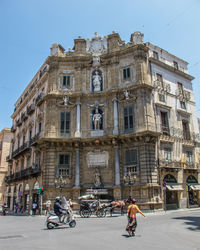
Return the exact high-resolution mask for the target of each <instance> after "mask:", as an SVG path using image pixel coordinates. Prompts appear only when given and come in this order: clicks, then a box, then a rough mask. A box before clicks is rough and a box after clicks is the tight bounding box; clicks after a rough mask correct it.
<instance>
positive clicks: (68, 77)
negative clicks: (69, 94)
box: [67, 76, 70, 86]
mask: <svg viewBox="0 0 200 250" xmlns="http://www.w3.org/2000/svg"><path fill="white" fill-rule="evenodd" d="M67 86H70V76H67Z"/></svg>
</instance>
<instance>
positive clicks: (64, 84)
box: [63, 76, 66, 86]
mask: <svg viewBox="0 0 200 250" xmlns="http://www.w3.org/2000/svg"><path fill="white" fill-rule="evenodd" d="M63 86H66V76H63Z"/></svg>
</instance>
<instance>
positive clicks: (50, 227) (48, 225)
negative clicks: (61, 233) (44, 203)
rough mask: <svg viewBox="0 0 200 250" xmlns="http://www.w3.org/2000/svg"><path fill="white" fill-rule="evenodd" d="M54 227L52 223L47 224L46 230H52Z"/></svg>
mask: <svg viewBox="0 0 200 250" xmlns="http://www.w3.org/2000/svg"><path fill="white" fill-rule="evenodd" d="M54 227H55V225H54V224H53V223H52V222H48V223H47V228H48V229H53V228H54Z"/></svg>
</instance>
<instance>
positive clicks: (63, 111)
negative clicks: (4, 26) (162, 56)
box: [6, 32, 200, 210]
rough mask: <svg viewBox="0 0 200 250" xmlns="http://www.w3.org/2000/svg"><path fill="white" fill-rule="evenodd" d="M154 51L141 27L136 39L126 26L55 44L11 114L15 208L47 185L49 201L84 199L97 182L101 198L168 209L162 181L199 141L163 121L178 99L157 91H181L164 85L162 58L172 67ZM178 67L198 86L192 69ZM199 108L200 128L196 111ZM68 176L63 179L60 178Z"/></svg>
mask: <svg viewBox="0 0 200 250" xmlns="http://www.w3.org/2000/svg"><path fill="white" fill-rule="evenodd" d="M151 53H153V49H152V45H151V44H144V43H143V34H141V33H139V32H136V33H134V34H132V35H131V42H130V43H127V44H125V43H124V42H123V41H122V40H121V39H120V37H119V35H118V34H117V33H113V34H111V35H108V36H106V37H104V38H101V37H100V36H98V35H97V33H96V34H95V37H94V38H92V39H91V40H85V39H82V38H81V37H79V38H78V39H75V40H74V50H73V51H68V52H65V51H64V48H63V47H62V46H61V45H57V44H53V45H52V48H51V56H49V57H48V58H47V60H46V61H45V63H44V64H43V65H42V67H41V68H40V70H39V71H38V73H37V74H36V76H35V77H34V78H33V80H32V81H31V82H30V84H29V85H28V86H27V88H26V89H25V91H24V92H23V94H22V95H21V97H20V98H19V100H18V101H17V103H16V105H15V106H16V109H15V111H14V113H13V116H12V118H13V127H12V131H13V135H14V136H13V140H12V145H13V146H12V151H11V156H12V159H11V161H10V172H12V174H10V175H8V176H7V177H6V182H7V189H8V190H11V193H12V198H11V200H12V203H11V202H10V204H11V205H10V207H11V208H13V204H14V202H18V203H21V204H22V205H23V206H24V209H27V210H28V209H30V207H31V204H32V202H33V201H34V200H35V201H36V202H37V203H38V204H40V203H41V200H40V199H41V196H39V195H37V190H36V189H37V187H38V186H39V187H41V186H43V187H44V190H45V191H44V195H43V201H45V200H49V199H54V198H55V197H56V196H57V195H58V194H61V193H62V194H63V195H65V196H66V197H67V198H71V199H73V200H74V201H76V200H77V199H78V197H79V196H80V195H85V194H87V192H88V190H95V192H96V195H99V198H102V199H104V198H105V199H126V198H128V196H129V195H131V196H133V197H134V198H136V199H137V200H138V202H139V204H140V206H141V207H142V208H143V209H159V208H162V207H163V204H164V197H163V190H162V184H163V182H164V178H165V176H166V175H167V174H168V173H169V172H170V171H171V170H172V169H178V168H179V167H177V166H176V164H178V165H179V162H180V161H181V155H182V152H178V150H179V149H178V148H180V147H182V144H184V143H185V144H184V145H186V147H189V148H191V147H192V148H193V150H194V151H195V154H196V155H197V154H198V150H197V149H198V147H197V146H198V143H199V142H198V140H197V139H198V138H197V139H194V140H191V139H187V140H184V139H183V138H182V137H181V138H178V137H177V136H176V135H175V136H172V135H173V134H172V132H171V131H172V130H170V134H169V133H168V134H167V131H168V130H167V129H168V127H167V126H164V125H167V124H169V123H167V122H166V123H163V122H165V121H166V120H164V119H165V118H164V115H163V114H162V112H163V113H165V110H166V109H167V111H169V110H171V111H172V110H173V111H172V112H171V113H173V112H175V110H176V108H175V104H173V101H171V103H170V105H171V106H170V107H168V105H169V104H168V105H167V104H166V103H162V102H161V103H159V102H158V101H157V97H158V94H163V95H165V96H167V95H169V96H170V98H172V99H173V100H178V96H177V95H174V94H173V93H171V92H170V88H169V87H168V85H170V83H166V84H165V85H164V84H163V83H161V84H158V81H157V84H156V83H155V81H154V78H155V75H156V68H155V67H154V65H158V66H159V67H160V68H159V70H158V72H162V71H163V72H165V71H167V70H168V71H169V72H172V71H173V70H172V66H170V65H168V64H167V63H163V62H160V61H159V60H158V59H154V58H152V56H151ZM168 56H169V54H168ZM171 57H172V58H174V56H173V55H171ZM178 60H179V59H178ZM180 60H181V59H180ZM181 62H182V60H181ZM182 63H183V65H185V64H184V62H182ZM153 70H154V72H153ZM173 74H174V73H173ZM175 74H177V75H178V76H179V75H181V77H185V78H184V79H185V81H186V82H187V84H191V80H192V77H191V76H189V75H188V74H187V73H185V72H182V71H180V70H179V71H178V70H177V72H175ZM188 82H189V83H188ZM167 84H168V85H167ZM165 86H166V87H165ZM173 87H174V85H173ZM162 88H163V91H161V90H162ZM174 88H175V87H174ZM190 92H191V91H190ZM191 93H192V92H191ZM162 115H163V116H162ZM180 115H183V116H184V115H186V116H187V112H186V114H185V113H184V114H183V113H180ZM160 116H162V117H160ZM191 116H192V117H193V119H191V120H190V122H191V124H193V125H191V128H192V127H193V128H194V127H195V126H196V125H195V124H196V120H195V119H196V117H195V116H193V115H192V114H191ZM181 126H182V124H181ZM185 127H186V125H185ZM174 133H175V132H174ZM175 134H176V133H175ZM165 143H166V144H167V145H168V144H174V145H175V146H174V147H175V148H176V149H174V150H176V151H177V154H176V158H177V159H176V161H175V160H173V161H172V163H171V162H170V164H171V165H170V164H167V165H166V164H165V165H163V164H162V160H161V157H160V156H161V155H162V153H163V149H165V148H167V147H165V146H164V144H165ZM180 144H181V146H180ZM176 145H177V146H176ZM195 159H196V161H198V158H197V157H196V158H195ZM198 162H199V161H198ZM182 163H183V162H182ZM171 166H172V167H171ZM179 166H180V169H181V171H175V172H173V173H176V175H177V176H176V178H177V182H178V183H179V181H180V183H181V184H182V185H183V183H184V181H183V179H184V178H185V177H184V176H185V175H184V173H185V170H184V167H183V165H179ZM195 168H196V169H197V165H195ZM194 171H195V176H196V178H197V179H198V181H199V178H200V177H199V173H198V172H197V171H196V170H194ZM127 174H129V175H128V176H130V177H129V178H128V181H127V178H125V177H127ZM60 176H62V180H64V181H63V182H61V183H60V184H58V182H57V181H56V179H57V178H59V177H60ZM133 177H135V178H133ZM168 186H169V185H168ZM169 188H170V187H169ZM102 190H103V191H102ZM98 191H99V192H98ZM177 192H179V191H177ZM181 195H182V196H181ZM181 195H180V196H181V198H179V200H178V201H180V200H183V201H185V200H186V199H187V197H186V196H185V195H186V194H185V193H183V194H181ZM198 195H199V194H198ZM183 203H184V202H183ZM183 206H184V205H183Z"/></svg>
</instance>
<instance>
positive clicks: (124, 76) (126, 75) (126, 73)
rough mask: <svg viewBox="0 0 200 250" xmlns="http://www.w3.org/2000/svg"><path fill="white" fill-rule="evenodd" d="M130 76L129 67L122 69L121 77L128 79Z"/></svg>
mask: <svg viewBox="0 0 200 250" xmlns="http://www.w3.org/2000/svg"><path fill="white" fill-rule="evenodd" d="M130 78H131V71H130V68H125V69H123V79H124V80H128V79H130Z"/></svg>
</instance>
